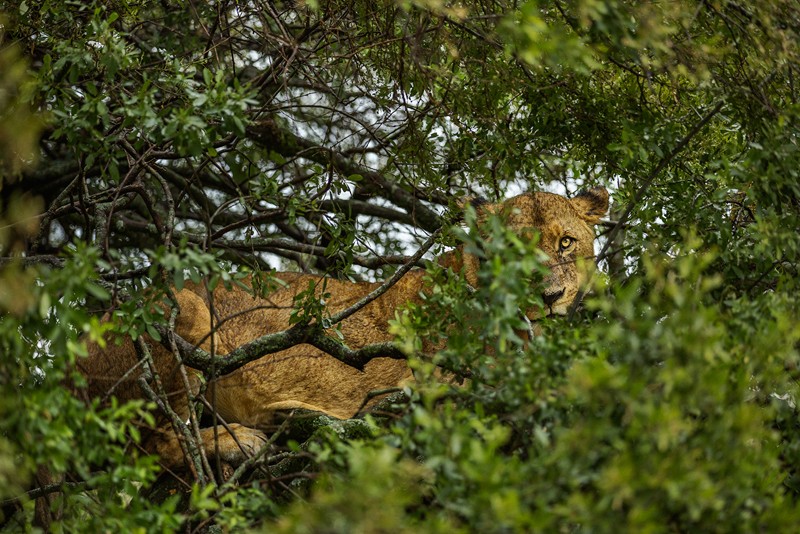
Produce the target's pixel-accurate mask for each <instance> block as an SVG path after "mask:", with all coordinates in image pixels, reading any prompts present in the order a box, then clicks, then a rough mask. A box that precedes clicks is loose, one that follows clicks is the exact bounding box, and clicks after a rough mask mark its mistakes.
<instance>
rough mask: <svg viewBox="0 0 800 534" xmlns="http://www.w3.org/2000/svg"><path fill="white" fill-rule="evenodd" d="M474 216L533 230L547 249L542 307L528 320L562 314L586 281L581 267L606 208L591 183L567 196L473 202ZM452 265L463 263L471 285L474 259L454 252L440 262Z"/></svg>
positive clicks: (522, 232) (601, 192)
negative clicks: (495, 216)
mask: <svg viewBox="0 0 800 534" xmlns="http://www.w3.org/2000/svg"><path fill="white" fill-rule="evenodd" d="M473 204H474V206H475V208H476V211H477V212H478V217H479V220H480V218H481V217H485V216H487V215H488V214H491V213H495V214H499V215H501V216H502V217H503V218H504V220H505V222H506V224H507V225H508V227H509V228H510V229H511V230H512V231H513V232H514V233H515V234H517V235H519V236H520V237H523V238H533V234H534V233H538V234H539V236H540V237H539V245H538V246H539V248H540V249H541V250H542V252H544V253H545V254H547V256H548V258H549V259H548V260H547V261H546V263H545V264H546V265H547V266H548V267H549V269H550V275H549V276H548V277H547V278H546V279H545V280H544V284H543V285H544V291H543V293H542V301H543V302H544V310H543V311H542V310H541V309H531V310H528V311H527V312H526V315H527V316H528V318H529V319H531V320H536V319H539V318H540V317H541V316H542V315H566V314H567V312H568V310H569V307H570V305H571V304H572V302H573V300H574V299H575V297H576V296H577V295H578V291H579V290H580V288H581V287H582V286H583V285H584V284H585V283H586V281H587V280H586V278H587V269H586V266H588V265H590V264H591V263H592V258H593V257H594V239H595V233H594V229H593V226H594V225H595V224H597V222H598V221H599V220H600V217H602V216H603V215H604V214H605V213H606V211H607V210H608V191H607V190H606V189H605V188H603V187H595V188H594V189H591V190H589V191H584V192H582V193H579V194H578V195H576V196H575V197H573V198H571V199H568V198H566V197H563V196H561V195H556V194H553V193H541V192H538V193H523V194H521V195H518V196H515V197H513V198H510V199H508V200H506V201H503V202H498V203H494V204H491V203H485V202H483V203H473ZM584 262H585V265H583V266H582V265H581V264H583V263H584ZM443 263H444V264H445V265H446V266H449V267H453V268H454V269H456V270H459V269H461V268H463V271H464V275H465V277H466V279H467V282H469V283H470V284H472V285H477V283H478V279H477V272H478V267H479V265H478V259H477V258H475V257H474V256H470V255H465V254H463V253H458V254H456V256H455V257H454V258H453V259H450V260H448V261H445V262H443Z"/></svg>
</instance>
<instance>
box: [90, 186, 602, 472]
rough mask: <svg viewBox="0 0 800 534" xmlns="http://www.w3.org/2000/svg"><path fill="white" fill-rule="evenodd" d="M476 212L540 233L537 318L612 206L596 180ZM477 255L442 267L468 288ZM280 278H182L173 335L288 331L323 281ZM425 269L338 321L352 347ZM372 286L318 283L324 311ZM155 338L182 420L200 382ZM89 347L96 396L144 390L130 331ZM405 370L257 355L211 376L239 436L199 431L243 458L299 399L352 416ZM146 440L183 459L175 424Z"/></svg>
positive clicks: (560, 290)
mask: <svg viewBox="0 0 800 534" xmlns="http://www.w3.org/2000/svg"><path fill="white" fill-rule="evenodd" d="M477 209H478V213H479V220H480V215H481V214H487V213H491V212H502V213H503V214H504V216H505V217H506V222H507V225H508V226H509V227H510V228H511V229H512V230H513V231H515V233H517V234H518V235H520V236H522V237H529V236H530V235H531V232H533V231H538V232H539V233H540V234H541V238H540V241H539V247H540V248H541V250H542V251H543V252H545V253H546V254H547V256H549V258H550V259H549V261H548V265H549V267H550V270H551V275H550V276H549V277H548V278H547V279H546V280H545V289H544V293H543V295H542V297H543V302H544V304H545V310H544V311H542V310H528V311H526V315H528V317H529V318H530V319H533V320H535V319H537V318H538V317H539V316H541V315H542V314H543V313H544V314H558V315H564V314H565V313H566V312H567V310H568V308H569V306H570V304H571V303H572V301H573V299H574V298H575V297H576V295H577V293H578V290H579V287H580V286H581V284H582V283H583V282H584V278H585V274H584V273H583V272H582V271H581V270H580V269H579V268H578V266H577V265H576V260H577V259H578V258H590V257H592V256H593V242H594V237H595V235H594V230H593V228H592V225H594V224H595V223H596V222H597V221H598V220H599V218H600V217H601V216H602V215H603V214H605V212H606V210H607V209H608V192H607V191H606V190H605V189H603V188H595V189H592V190H590V191H587V192H584V193H581V194H579V195H577V196H575V197H574V198H572V199H567V198H565V197H563V196H560V195H555V194H551V193H525V194H522V195H519V196H516V197H514V198H511V199H509V200H506V201H505V202H502V203H498V204H487V203H484V204H481V205H479V206H478V207H477ZM478 261H479V260H478V258H476V257H475V256H472V255H469V254H467V253H465V252H464V251H463V250H462V249H461V248H460V247H459V248H457V249H456V250H454V251H452V252H450V253H447V254H445V255H444V256H443V257H442V258H440V262H441V264H443V265H444V266H446V267H452V268H453V269H454V270H455V271H463V273H464V276H465V277H466V279H467V281H468V282H469V283H470V284H472V285H473V286H476V285H477V284H478V280H477V269H478ZM275 276H276V277H277V278H279V279H280V280H281V281H282V282H283V283H284V284H285V287H283V288H281V289H278V290H276V291H274V292H272V293H270V294H269V295H268V297H267V298H266V299H256V298H254V297H253V296H252V295H251V294H249V293H248V292H246V291H244V290H242V289H238V288H234V289H230V290H227V289H225V288H223V287H221V286H220V287H218V288H217V289H216V290H215V291H214V292H213V295H209V294H208V292H206V291H205V290H204V289H203V287H201V286H197V285H189V286H187V287H185V288H184V289H183V290H181V291H179V292H177V294H176V299H177V304H178V306H179V308H180V314H179V315H178V318H177V321H176V327H175V330H176V333H177V334H178V335H179V336H181V337H182V338H183V339H185V340H186V341H188V342H189V343H191V344H194V345H196V346H199V347H200V348H202V349H204V350H206V351H210V350H211V349H212V347H211V344H212V342H213V344H214V347H213V350H214V352H215V353H216V354H220V355H224V354H227V353H229V352H230V351H231V350H233V349H235V348H236V347H238V346H240V345H242V344H244V343H246V342H249V341H251V340H253V339H255V338H258V337H259V336H262V335H264V334H267V333H270V332H278V331H282V330H285V329H286V328H288V327H289V325H290V321H289V320H290V316H291V314H292V305H293V299H294V297H295V295H296V294H297V293H298V292H299V291H303V290H306V289H307V288H308V287H309V283H312V284H316V285H322V284H321V282H322V277H319V276H315V275H309V274H297V273H277V274H276V275H275ZM423 276H424V271H422V270H412V271H410V272H408V273H407V274H406V275H404V276H403V277H402V278H401V279H400V280H399V281H398V282H397V283H396V284H395V285H394V286H392V287H391V289H389V290H388V291H387V292H386V293H385V294H383V295H382V296H381V297H380V298H378V299H377V300H374V301H373V302H371V303H370V304H368V305H367V306H365V307H364V308H362V309H361V310H360V311H358V312H357V313H355V314H353V315H351V316H350V317H348V318H347V319H345V320H344V321H343V322H342V323H341V333H342V334H343V336H344V342H345V343H346V344H347V345H348V346H349V347H350V348H353V349H357V348H360V347H363V346H366V345H369V344H372V343H376V342H382V341H389V340H390V339H391V336H390V334H389V329H388V321H389V319H390V318H392V317H394V311H395V309H397V308H398V307H399V306H401V305H403V304H404V303H407V302H409V301H411V300H414V299H417V298H418V293H419V291H420V288H421V287H422V286H423V283H422V278H423ZM378 285H379V284H374V283H351V282H343V281H339V280H333V279H328V280H326V282H325V290H326V291H327V292H328V293H330V295H331V297H330V299H329V300H328V301H327V303H326V304H327V307H328V310H329V311H330V312H331V313H336V312H338V311H339V310H342V309H344V308H346V307H348V306H350V305H352V304H353V303H355V302H357V301H358V300H359V299H361V298H362V297H363V296H365V295H367V294H368V293H370V292H371V291H372V290H373V289H375V288H376V287H377V286H378ZM212 310H213V312H212ZM212 313H213V315H214V321H213V324H214V325H215V333H214V335H213V337H212V336H211V334H210V329H211V325H212ZM151 346H152V357H153V360H154V363H155V367H156V370H157V373H158V375H159V376H160V378H161V381H162V384H163V389H164V391H166V392H167V394H168V396H169V399H170V405H171V407H172V409H173V410H174V412H175V413H176V414H177V415H178V416H179V417H180V418H181V419H182V420H185V419H186V418H187V417H188V414H189V402H188V395H187V387H186V386H187V383H188V386H189V388H188V389H190V390H191V394H192V395H194V394H195V393H196V392H197V390H198V388H199V384H200V380H199V378H198V377H197V376H195V375H194V374H193V373H191V372H190V373H188V374H187V373H181V372H180V369H179V366H178V365H177V363H176V358H175V356H174V355H173V354H172V353H171V352H170V351H168V350H166V349H165V348H163V347H162V346H161V345H160V344H158V343H151ZM88 349H89V356H88V357H87V358H85V359H82V360H81V361H80V362H79V366H80V369H81V371H82V372H83V373H84V374H85V375H86V377H87V379H88V391H87V392H86V393H88V395H89V396H90V397H103V396H105V395H106V394H107V392H108V391H109V389H110V388H113V394H114V395H116V396H117V397H118V398H119V399H120V400H122V401H126V400H129V399H133V398H138V397H141V396H142V390H141V388H140V386H139V384H138V383H137V381H136V378H137V376H138V375H139V374H140V373H141V371H140V370H139V369H137V366H138V365H139V359H138V357H137V352H136V350H135V347H134V344H133V343H132V342H131V341H130V340H128V341H127V342H125V343H124V344H122V345H116V344H114V343H113V342H111V341H109V343H107V345H106V347H105V348H101V347H100V346H99V345H97V344H92V345H90V346H89V347H88ZM132 369H133V372H131V370H132ZM410 379H411V372H410V370H409V368H408V366H407V365H406V362H405V361H404V360H401V359H391V358H375V359H373V360H371V361H370V362H369V363H367V364H366V366H365V367H364V369H363V371H359V370H357V369H355V368H353V367H350V366H348V365H345V364H344V363H342V362H341V361H339V360H337V359H336V358H334V357H332V356H330V355H328V354H326V353H324V352H322V351H320V350H318V349H317V348H315V347H313V346H311V345H306V344H301V345H296V346H294V347H292V348H289V349H287V350H283V351H281V352H277V353H274V354H270V355H268V356H264V357H262V358H260V359H258V360H255V361H253V362H250V363H249V364H246V365H245V366H244V367H241V368H240V369H238V370H236V371H234V372H232V373H230V374H228V375H225V376H222V377H221V378H218V379H217V380H216V383H215V385H214V386H215V399H214V400H215V407H216V411H217V413H218V414H219V416H220V417H221V418H222V420H223V421H225V422H227V423H228V428H230V429H231V430H232V431H233V432H234V433H235V438H236V439H234V438H233V437H232V436H231V435H230V433H229V432H228V430H227V429H225V428H224V427H222V426H218V427H216V437H215V432H214V430H213V429H212V428H208V429H204V430H203V431H202V433H201V439H202V441H203V447H204V450H205V453H206V454H207V455H211V454H214V453H215V452H217V453H219V455H220V457H221V458H222V459H223V460H225V461H227V462H229V463H232V464H237V463H241V462H242V461H243V460H244V459H245V458H246V456H247V454H248V453H251V452H253V451H254V450H256V449H257V448H258V447H259V446H260V445H261V444H262V443H263V442H264V441H265V439H266V438H265V434H264V433H263V431H265V430H266V429H267V428H269V426H270V424H271V422H272V419H273V416H274V415H275V413H276V412H278V411H284V410H291V409H295V408H305V409H309V410H315V411H318V412H323V413H326V414H328V415H331V416H333V417H337V418H348V417H352V416H354V415H355V414H356V412H358V410H359V409H360V408H361V407H362V406H363V401H364V400H365V398H366V396H367V394H368V393H369V392H370V391H373V390H377V389H384V388H389V387H393V386H396V385H398V384H402V383H403V382H404V381H408V380H410ZM165 421H166V420H165V419H163V418H162V420H161V422H160V423H159V425H158V427H159V428H160V429H167V428H169V425H168V424H166V423H165ZM215 440H218V441H217V442H216V443H215ZM237 441H238V443H237ZM144 444H145V447H146V448H147V450H149V451H150V452H154V453H157V454H158V455H159V456H160V457H161V460H162V462H164V464H166V465H168V466H176V465H178V464H180V463H181V462H182V461H183V454H182V452H181V449H180V447H179V443H178V441H177V439H175V437H174V435H173V434H172V432H171V431H167V430H158V431H156V432H153V433H152V434H151V435H149V436H147V437H146V438H145V439H144Z"/></svg>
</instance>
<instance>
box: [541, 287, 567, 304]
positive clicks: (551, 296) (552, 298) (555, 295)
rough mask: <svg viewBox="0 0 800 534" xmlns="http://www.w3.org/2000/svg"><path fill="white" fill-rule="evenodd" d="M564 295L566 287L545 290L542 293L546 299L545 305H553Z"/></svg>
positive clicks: (544, 299) (543, 298)
mask: <svg viewBox="0 0 800 534" xmlns="http://www.w3.org/2000/svg"><path fill="white" fill-rule="evenodd" d="M563 296H564V289H563V288H562V289H559V290H557V291H552V292H549V291H545V292H544V293H542V300H543V301H544V304H545V306H552V305H553V304H555V302H556V301H557V300H558V299H560V298H561V297H563Z"/></svg>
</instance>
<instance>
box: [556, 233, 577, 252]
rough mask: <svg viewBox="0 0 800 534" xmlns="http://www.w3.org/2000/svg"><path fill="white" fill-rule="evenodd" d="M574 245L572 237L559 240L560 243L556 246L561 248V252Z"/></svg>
mask: <svg viewBox="0 0 800 534" xmlns="http://www.w3.org/2000/svg"><path fill="white" fill-rule="evenodd" d="M574 243H575V238H574V237H569V236H564V237H562V238H561V241H560V242H559V244H558V245H559V247H560V248H561V250H562V251H564V250H567V249H568V248H569V247H571V246H572V245H573V244H574Z"/></svg>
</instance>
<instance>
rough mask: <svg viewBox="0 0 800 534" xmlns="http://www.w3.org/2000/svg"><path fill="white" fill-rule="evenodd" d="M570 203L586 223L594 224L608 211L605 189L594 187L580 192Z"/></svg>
mask: <svg viewBox="0 0 800 534" xmlns="http://www.w3.org/2000/svg"><path fill="white" fill-rule="evenodd" d="M570 202H571V203H572V205H573V206H574V207H575V209H576V210H578V213H579V214H580V216H581V217H583V218H584V219H585V220H586V222H588V223H591V224H596V223H597V222H598V221H599V220H600V217H602V216H603V215H605V214H606V212H607V211H608V190H607V189H606V188H605V187H594V188H592V189H589V190H588V191H581V192H580V193H578V194H577V195H575V196H574V197H573V198H572V199H570Z"/></svg>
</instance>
